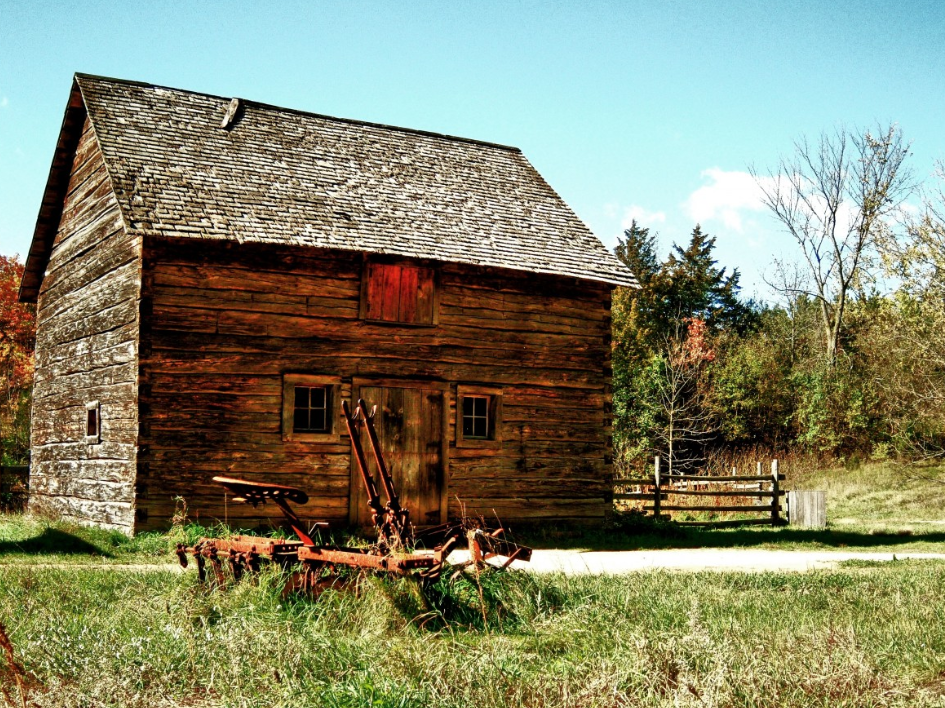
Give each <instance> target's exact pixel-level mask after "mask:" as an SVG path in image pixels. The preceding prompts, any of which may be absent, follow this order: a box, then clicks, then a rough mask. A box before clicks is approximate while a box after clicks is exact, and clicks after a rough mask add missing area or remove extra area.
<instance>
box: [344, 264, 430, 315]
mask: <svg viewBox="0 0 945 708" xmlns="http://www.w3.org/2000/svg"><path fill="white" fill-rule="evenodd" d="M387 267H394V268H400V269H401V278H402V277H403V269H404V268H412V269H414V270H417V271H418V272H424V271H425V272H428V273H429V274H430V289H431V294H430V309H431V312H430V321H429V322H405V321H402V320H401V319H399V317H398V319H383V318H377V317H370V316H369V313H370V311H371V307H370V302H369V300H370V293H371V287H370V283H371V281H372V279H373V278H375V277H377V276H376V275H375V273H376V272H377V270H376V269H377V268H387ZM417 282H418V283H420V282H421V280H420V278H419V277H418V278H417ZM401 284H402V281H401ZM439 291H440V284H439V272H438V270H437V269H436V268H434V267H433V266H432V265H430V264H427V263H423V262H413V261H409V262H404V261H388V260H382V259H376V258H371V259H367V258H366V259H365V261H364V266H363V268H362V271H361V303H360V309H359V313H358V316H359V318H360V319H361V320H363V321H364V322H369V323H371V324H380V325H394V326H400V327H435V326H437V324H439V311H440V301H439ZM398 299H399V300H400V299H402V293H398ZM398 310H399V305H398Z"/></svg>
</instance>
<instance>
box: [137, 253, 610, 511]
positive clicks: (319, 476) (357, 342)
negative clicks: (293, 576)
mask: <svg viewBox="0 0 945 708" xmlns="http://www.w3.org/2000/svg"><path fill="white" fill-rule="evenodd" d="M421 265H428V266H433V267H435V269H436V278H437V286H436V288H437V293H436V299H437V301H438V324H437V325H436V326H432V327H424V326H409V325H397V324H392V323H387V322H384V323H378V322H367V321H365V320H363V319H360V318H359V311H360V305H361V303H360V298H361V292H362V288H361V277H362V273H363V272H364V271H365V270H366V269H365V267H364V262H363V257H362V255H361V254H359V253H352V252H345V251H328V250H315V249H301V248H298V249H292V248H286V247H276V246H269V247H266V246H259V245H255V244H238V243H235V242H225V243H224V242H219V243H207V242H196V241H193V240H179V241H174V240H166V239H162V240H154V241H151V240H148V241H146V242H145V244H144V274H145V275H144V280H143V285H142V287H143V291H142V313H143V322H144V326H143V327H142V330H141V386H140V409H141V411H140V415H141V421H142V423H141V445H140V451H139V459H138V509H139V520H140V524H139V528H155V527H161V526H166V525H167V523H168V520H169V518H170V517H171V515H172V514H173V512H174V506H175V501H174V499H175V497H183V498H184V499H185V500H186V501H187V503H188V505H189V512H190V516H191V518H197V519H199V520H200V521H201V522H205V523H209V522H210V521H212V520H213V519H216V518H219V519H221V520H222V519H224V518H225V519H226V520H227V521H229V522H230V523H233V522H236V523H237V525H239V524H245V525H253V524H255V523H259V522H265V520H266V517H267V515H268V514H271V515H273V516H274V517H277V516H278V511H277V510H276V509H275V508H274V507H268V508H262V509H260V510H256V511H254V510H253V509H252V508H251V507H248V506H245V505H235V504H228V503H226V501H225V497H224V495H223V492H222V490H221V489H220V488H219V487H217V486H216V485H214V484H213V483H212V482H211V477H213V476H214V475H218V474H228V475H234V476H243V477H247V478H250V479H260V480H271V481H274V482H279V483H284V484H291V485H294V486H299V487H301V488H302V489H304V490H305V491H306V492H307V493H308V494H309V496H310V497H311V499H312V501H311V502H310V503H309V504H308V505H306V506H305V507H302V508H300V509H299V511H300V512H302V513H303V515H304V516H306V517H308V518H312V519H315V518H320V519H326V520H329V521H335V522H345V521H347V519H348V504H349V480H350V464H351V461H350V456H349V451H350V444H349V441H348V439H347V436H346V434H342V435H340V436H338V438H337V439H336V440H333V441H330V442H310V443H305V442H297V441H285V440H283V438H282V435H281V429H280V425H281V410H282V375H283V373H286V372H295V373H312V374H320V375H329V376H338V377H340V379H341V394H342V396H343V397H345V398H348V397H349V396H350V395H351V393H352V385H353V383H354V385H357V382H358V380H360V379H386V380H390V379H398V378H400V379H405V380H411V381H429V382H439V383H440V384H441V385H442V384H443V383H444V382H445V383H446V384H447V391H448V393H447V400H448V402H449V406H450V413H449V441H450V442H449V449H448V458H449V459H448V471H447V480H448V492H447V493H448V498H449V513H450V516H456V515H458V514H459V513H460V511H461V506H460V505H461V504H462V505H465V507H466V509H467V511H479V512H482V513H483V514H485V515H487V516H493V511H494V512H495V513H497V514H498V515H499V517H500V518H501V519H502V520H503V521H506V520H509V521H519V522H522V521H541V520H545V519H563V520H566V521H571V522H575V521H589V520H599V519H601V518H603V516H604V514H605V513H606V510H607V509H608V508H609V506H610V502H609V495H610V493H611V488H610V477H611V457H610V456H611V449H610V436H611V427H610V426H611V397H610V381H611V371H610V363H609V361H610V358H609V357H610V287H609V286H607V285H603V284H596V283H591V282H587V281H581V282H579V281H576V280H574V279H568V278H560V277H546V276H539V275H534V274H527V273H519V272H514V271H500V270H496V269H484V268H475V267H469V266H460V265H450V264H430V263H426V264H421ZM457 384H459V385H470V386H490V387H498V388H500V389H501V390H502V395H503V421H502V426H503V428H502V436H501V437H502V439H501V443H500V444H498V445H493V446H490V447H482V448H478V447H474V446H473V447H460V448H457V447H456V445H455V440H456V435H455V426H456V395H455V394H456V386H457ZM339 429H341V430H343V425H340V426H339Z"/></svg>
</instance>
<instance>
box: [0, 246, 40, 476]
mask: <svg viewBox="0 0 945 708" xmlns="http://www.w3.org/2000/svg"><path fill="white" fill-rule="evenodd" d="M22 278H23V264H22V263H20V261H19V258H18V257H17V256H4V255H0V445H2V449H0V453H2V461H3V464H17V463H22V462H25V461H26V459H27V457H28V454H29V410H30V391H31V388H32V385H33V347H34V342H35V340H36V310H35V307H34V306H32V305H26V304H23V303H21V302H19V301H18V300H17V293H18V292H19V289H20V280H21V279H22Z"/></svg>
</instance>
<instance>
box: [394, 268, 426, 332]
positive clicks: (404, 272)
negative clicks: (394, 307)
mask: <svg viewBox="0 0 945 708" xmlns="http://www.w3.org/2000/svg"><path fill="white" fill-rule="evenodd" d="M417 275H418V269H417V268H409V267H406V266H404V267H402V268H401V269H400V286H399V288H398V292H397V295H398V297H399V300H400V306H399V308H398V317H395V318H394V321H397V322H405V323H411V324H412V323H415V322H418V321H420V320H419V316H418V311H419V307H418V299H419V298H418V288H419V283H418V279H417Z"/></svg>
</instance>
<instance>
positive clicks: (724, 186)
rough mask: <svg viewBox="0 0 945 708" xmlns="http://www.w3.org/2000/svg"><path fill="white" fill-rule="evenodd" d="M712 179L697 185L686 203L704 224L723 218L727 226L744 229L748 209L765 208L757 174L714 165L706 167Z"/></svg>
mask: <svg viewBox="0 0 945 708" xmlns="http://www.w3.org/2000/svg"><path fill="white" fill-rule="evenodd" d="M701 176H702V178H703V179H707V180H708V183H707V184H704V185H702V186H701V187H699V188H698V189H696V190H695V191H694V192H693V193H692V194H690V195H689V198H688V199H687V200H686V201H685V202H684V203H683V208H684V209H685V210H686V213H687V214H688V215H689V217H690V218H691V219H692V220H693V221H695V222H697V223H700V224H704V223H706V222H708V221H721V222H722V223H723V224H724V225H725V227H726V228H729V229H732V230H733V231H737V232H739V233H741V232H742V231H743V230H744V212H746V211H748V212H755V211H763V210H764V208H765V206H764V203H763V201H762V199H763V194H762V192H761V188H760V187H759V186H758V183H757V182H756V181H755V178H754V177H752V176H751V175H750V174H748V173H747V172H739V171H737V170H735V171H731V172H729V171H726V170H723V169H720V168H718V167H711V168H709V169H707V170H703V171H702V175H701Z"/></svg>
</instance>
